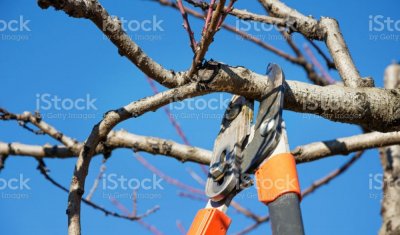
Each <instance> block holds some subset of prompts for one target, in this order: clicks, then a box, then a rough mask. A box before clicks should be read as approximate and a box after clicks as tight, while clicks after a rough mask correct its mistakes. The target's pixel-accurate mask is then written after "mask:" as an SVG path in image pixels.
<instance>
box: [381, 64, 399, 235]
mask: <svg viewBox="0 0 400 235" xmlns="http://www.w3.org/2000/svg"><path fill="white" fill-rule="evenodd" d="M384 83H385V87H386V88H396V87H400V64H398V63H393V64H392V65H389V66H388V67H387V68H386V69H385V76H384ZM396 144H397V145H393V146H389V147H386V148H380V149H379V150H380V157H381V163H382V168H383V192H382V195H383V197H382V207H381V216H382V226H381V229H380V230H379V235H396V234H399V233H400V210H399V208H400V187H399V185H400V145H399V143H396Z"/></svg>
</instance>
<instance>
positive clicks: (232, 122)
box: [205, 64, 284, 202]
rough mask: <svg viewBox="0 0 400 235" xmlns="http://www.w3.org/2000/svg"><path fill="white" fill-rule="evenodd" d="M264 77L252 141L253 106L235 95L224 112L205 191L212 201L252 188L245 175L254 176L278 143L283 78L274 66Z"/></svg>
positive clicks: (269, 68) (280, 131)
mask: <svg viewBox="0 0 400 235" xmlns="http://www.w3.org/2000/svg"><path fill="white" fill-rule="evenodd" d="M267 75H268V81H269V82H270V84H269V89H268V90H269V92H268V93H266V94H265V96H264V97H263V98H262V99H261V101H260V107H259V111H258V115H257V118H256V123H255V126H254V133H253V135H252V138H251V139H249V138H250V132H251V128H250V124H251V122H252V119H253V103H252V102H251V101H249V100H246V99H245V98H244V97H239V96H234V97H233V98H232V101H231V103H230V105H229V107H228V108H227V110H226V112H225V116H224V119H223V121H222V127H221V131H220V133H219V134H218V137H217V139H216V140H215V144H214V151H213V157H212V159H211V163H210V172H209V176H208V179H207V184H206V190H205V192H206V195H207V196H208V197H209V198H210V199H211V200H213V201H216V202H218V201H221V200H223V199H225V198H226V197H227V196H228V195H231V194H232V193H234V194H236V193H238V192H240V191H241V190H242V189H243V188H246V187H248V186H249V185H251V179H249V177H248V174H252V173H254V170H255V169H256V168H257V167H258V166H259V165H260V164H261V162H262V161H264V160H265V159H266V158H267V157H268V156H269V155H270V154H271V153H272V152H273V151H274V149H275V147H276V146H277V144H278V142H279V140H280V137H281V133H282V126H281V125H282V108H283V83H284V75H283V72H282V70H281V69H280V67H279V66H278V65H275V64H270V65H269V66H268V70H267Z"/></svg>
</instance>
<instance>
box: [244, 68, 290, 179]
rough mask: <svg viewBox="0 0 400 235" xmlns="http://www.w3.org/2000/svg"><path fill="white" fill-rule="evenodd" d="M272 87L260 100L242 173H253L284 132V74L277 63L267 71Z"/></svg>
mask: <svg viewBox="0 0 400 235" xmlns="http://www.w3.org/2000/svg"><path fill="white" fill-rule="evenodd" d="M267 75H268V79H269V81H271V86H272V89H271V91H270V92H269V93H268V94H266V95H265V97H264V98H263V99H262V100H261V102H260V108H259V111H258V115H257V119H256V124H255V127H254V135H253V139H252V140H251V141H250V142H249V144H248V145H247V147H246V148H245V150H244V151H243V155H242V162H241V165H240V168H241V169H240V170H241V173H242V174H252V173H254V170H255V169H256V168H257V167H258V166H259V165H260V164H261V163H262V162H263V161H264V160H265V159H266V158H267V157H268V156H270V155H271V153H272V152H273V151H274V149H275V148H276V146H277V144H278V143H279V140H280V138H281V134H282V108H283V96H284V85H283V84H284V81H285V78H284V74H283V72H282V70H281V68H280V67H279V66H278V65H276V64H270V65H269V66H268V71H267Z"/></svg>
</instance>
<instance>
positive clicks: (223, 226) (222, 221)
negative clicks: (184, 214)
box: [187, 208, 231, 235]
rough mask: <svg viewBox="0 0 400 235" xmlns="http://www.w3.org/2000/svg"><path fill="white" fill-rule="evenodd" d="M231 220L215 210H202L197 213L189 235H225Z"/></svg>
mask: <svg viewBox="0 0 400 235" xmlns="http://www.w3.org/2000/svg"><path fill="white" fill-rule="evenodd" d="M230 224H231V219H230V218H229V217H228V216H227V215H226V214H225V213H223V212H222V211H220V210H217V209H215V208H207V209H201V210H199V211H198V212H197V214H196V217H195V218H194V220H193V223H192V226H190V229H189V232H188V233H187V235H225V234H226V232H227V231H228V228H229V225H230Z"/></svg>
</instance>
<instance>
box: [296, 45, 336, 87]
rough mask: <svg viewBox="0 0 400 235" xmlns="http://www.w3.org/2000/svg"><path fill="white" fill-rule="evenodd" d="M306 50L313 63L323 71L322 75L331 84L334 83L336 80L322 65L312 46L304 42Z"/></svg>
mask: <svg viewBox="0 0 400 235" xmlns="http://www.w3.org/2000/svg"><path fill="white" fill-rule="evenodd" d="M304 50H305V51H306V53H307V55H308V57H309V58H310V60H311V63H313V65H314V66H315V67H317V68H318V69H319V71H320V72H321V74H322V76H323V77H324V78H325V79H326V80H327V81H328V82H329V83H330V84H334V83H335V80H334V79H333V78H332V77H331V75H329V73H328V72H327V71H326V70H325V69H324V67H322V65H321V64H320V63H319V61H318V60H317V58H316V57H315V56H314V54H313V52H312V51H311V49H310V47H309V46H308V45H307V44H304Z"/></svg>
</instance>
